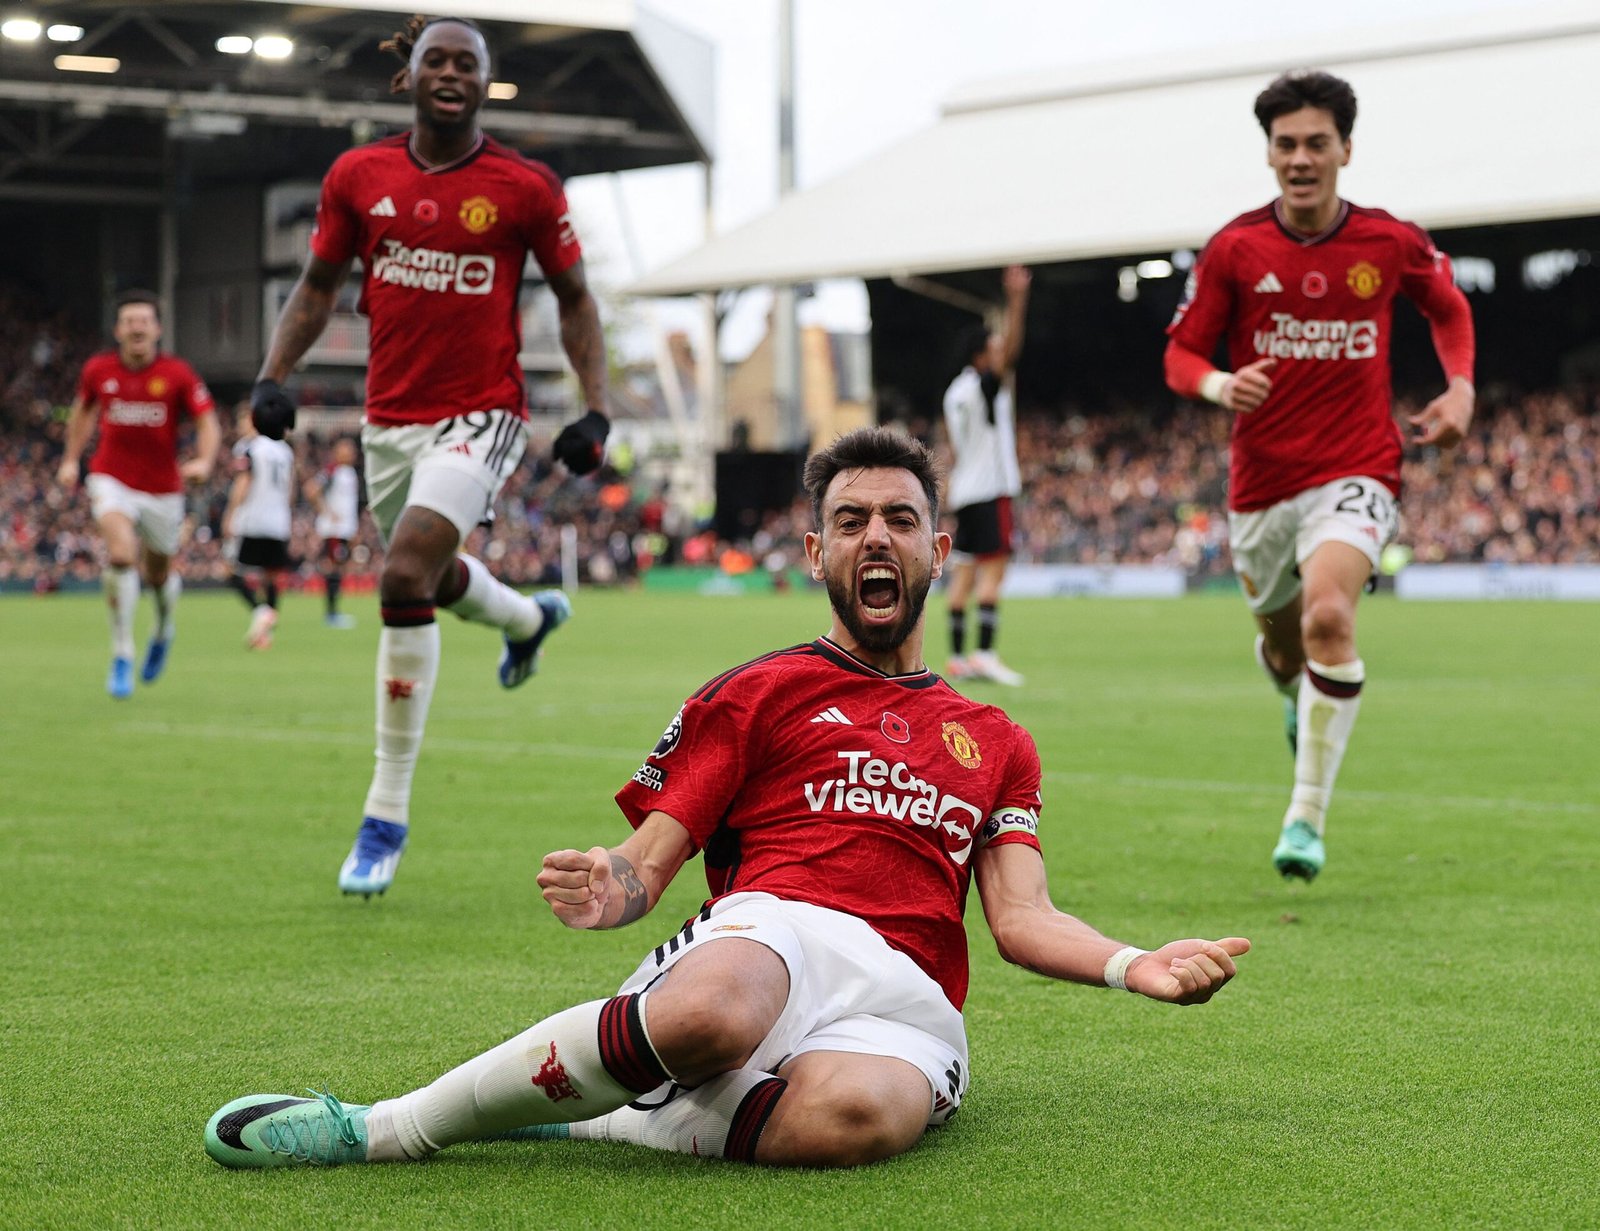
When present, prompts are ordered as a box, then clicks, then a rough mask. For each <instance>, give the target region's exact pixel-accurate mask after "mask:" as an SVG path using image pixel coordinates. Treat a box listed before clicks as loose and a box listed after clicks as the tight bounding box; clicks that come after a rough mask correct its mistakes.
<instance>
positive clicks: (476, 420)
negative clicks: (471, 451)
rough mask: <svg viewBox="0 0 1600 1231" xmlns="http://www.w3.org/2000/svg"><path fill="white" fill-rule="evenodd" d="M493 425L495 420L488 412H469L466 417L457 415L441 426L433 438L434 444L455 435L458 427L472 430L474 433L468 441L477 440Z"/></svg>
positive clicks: (471, 433)
mask: <svg viewBox="0 0 1600 1231" xmlns="http://www.w3.org/2000/svg"><path fill="white" fill-rule="evenodd" d="M493 424H494V418H493V416H491V415H490V414H489V412H488V411H487V410H469V411H467V413H466V414H464V415H456V416H455V417H454V418H452V419H446V420H445V421H444V422H443V423H441V424H440V425H439V434H438V435H437V436H435V437H434V438H433V443H434V444H439V443H441V442H442V441H443V440H444V439H445V437H447V436H449V435H451V434H452V433H454V432H455V430H456V428H457V427H458V426H459V427H468V428H471V429H472V431H471V432H470V433H469V434H468V436H467V439H468V440H477V439H478V438H479V437H480V436H482V435H483V434H484V433H485V432H487V431H488V430H489V428H490V427H491V426H492V425H493Z"/></svg>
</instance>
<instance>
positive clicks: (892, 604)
mask: <svg viewBox="0 0 1600 1231" xmlns="http://www.w3.org/2000/svg"><path fill="white" fill-rule="evenodd" d="M900 591H901V586H900V570H899V569H897V568H895V567H894V566H893V565H890V564H884V563H881V562H868V563H866V564H863V565H862V566H861V567H860V568H859V569H858V570H857V571H856V596H857V598H858V599H859V601H860V603H861V614H862V615H863V616H865V617H866V618H867V620H868V621H869V622H870V623H874V624H879V623H888V622H890V621H892V620H893V619H894V618H895V616H896V615H897V614H898V613H899V611H900Z"/></svg>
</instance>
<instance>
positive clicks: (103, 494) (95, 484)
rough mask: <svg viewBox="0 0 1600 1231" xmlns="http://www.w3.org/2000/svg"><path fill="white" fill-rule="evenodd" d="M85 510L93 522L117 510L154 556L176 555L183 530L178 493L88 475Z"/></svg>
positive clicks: (106, 477) (181, 499) (99, 475)
mask: <svg viewBox="0 0 1600 1231" xmlns="http://www.w3.org/2000/svg"><path fill="white" fill-rule="evenodd" d="M85 486H86V487H87V488H88V489H89V512H90V514H91V515H92V516H93V517H94V519H95V520H96V521H99V520H100V519H101V518H102V517H104V516H105V515H106V514H107V513H121V514H122V515H123V516H124V517H126V518H127V519H128V520H129V521H131V522H132V523H133V528H134V530H135V531H137V532H138V535H139V539H140V541H141V542H143V543H144V545H145V546H146V547H148V548H149V549H150V550H151V551H153V552H155V553H156V554H157V555H162V556H174V555H177V554H178V536H179V534H180V533H181V531H182V530H183V493H182V492H142V491H139V490H138V489H137V488H133V487H129V486H128V485H127V484H126V483H124V482H122V481H121V480H120V479H113V478H112V477H111V476H110V475H108V474H91V475H90V476H89V477H88V479H86V480H85Z"/></svg>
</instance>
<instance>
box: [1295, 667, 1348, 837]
mask: <svg viewBox="0 0 1600 1231" xmlns="http://www.w3.org/2000/svg"><path fill="white" fill-rule="evenodd" d="M1365 679H1366V667H1365V665H1364V664H1363V663H1362V661H1361V660H1360V659H1359V658H1358V659H1356V660H1355V661H1353V662H1347V663H1334V664H1331V665H1330V664H1327V663H1319V662H1309V661H1308V662H1307V663H1306V669H1305V673H1304V679H1303V680H1302V681H1301V684H1300V703H1299V704H1300V708H1299V719H1300V732H1299V743H1298V747H1297V749H1296V751H1295V756H1294V794H1293V795H1292V796H1291V797H1290V800H1289V810H1288V811H1287V812H1286V813H1284V818H1283V820H1284V824H1286V825H1287V824H1288V823H1289V822H1290V821H1295V820H1300V821H1310V822H1311V823H1312V824H1313V825H1314V826H1316V830H1317V832H1318V833H1319V834H1320V833H1321V832H1322V830H1323V826H1324V825H1325V824H1326V822H1327V814H1328V797H1329V796H1330V795H1332V793H1333V783H1334V779H1336V778H1337V777H1338V776H1339V763H1340V762H1341V761H1343V760H1344V750H1345V748H1346V746H1347V745H1348V744H1349V743H1350V732H1351V731H1352V730H1354V729H1355V725H1356V714H1357V713H1358V712H1359V711H1360V709H1361V683H1362V681H1363V680H1365Z"/></svg>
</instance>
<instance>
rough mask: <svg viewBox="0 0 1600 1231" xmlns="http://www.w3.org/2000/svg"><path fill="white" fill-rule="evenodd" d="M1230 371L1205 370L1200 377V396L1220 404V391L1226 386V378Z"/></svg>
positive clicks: (1230, 373) (1230, 374)
mask: <svg viewBox="0 0 1600 1231" xmlns="http://www.w3.org/2000/svg"><path fill="white" fill-rule="evenodd" d="M1232 375H1233V373H1232V372H1221V371H1216V372H1207V373H1206V374H1205V375H1204V376H1202V377H1201V378H1200V396H1201V397H1203V398H1205V400H1206V401H1208V402H1215V403H1216V404H1217V405H1218V406H1220V405H1222V392H1223V390H1224V389H1226V388H1227V385H1228V378H1229V377H1230V376H1232Z"/></svg>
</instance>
